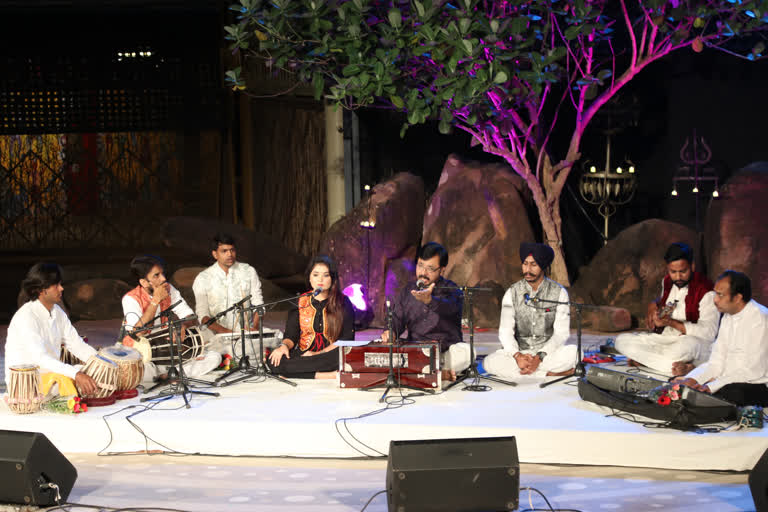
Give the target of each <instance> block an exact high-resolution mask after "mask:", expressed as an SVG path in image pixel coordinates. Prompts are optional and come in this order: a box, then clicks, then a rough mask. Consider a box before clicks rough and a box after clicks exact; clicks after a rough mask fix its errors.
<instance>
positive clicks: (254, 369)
mask: <svg viewBox="0 0 768 512" xmlns="http://www.w3.org/2000/svg"><path fill="white" fill-rule="evenodd" d="M311 293H312V292H309V293H301V294H299V295H296V296H294V297H289V298H287V299H281V300H276V301H274V302H268V303H265V304H258V305H256V306H250V307H248V308H245V307H243V306H242V302H244V301H241V304H240V305H239V306H238V309H239V310H240V344H241V345H240V346H241V348H242V354H243V356H242V357H241V358H240V362H239V363H238V365H237V367H236V368H232V369H231V370H229V371H228V372H226V373H225V374H224V375H221V376H220V377H218V378H217V379H216V380H215V381H214V383H215V385H216V386H219V387H224V386H230V385H232V384H237V383H238V382H242V381H244V380H246V379H250V378H251V377H264V378H265V379H274V380H276V381H278V382H282V383H284V384H288V385H290V386H294V387H295V386H296V383H295V382H293V381H290V380H288V379H284V378H282V377H278V376H276V375H272V372H271V371H270V370H269V368H268V367H267V365H266V364H264V322H263V320H264V313H265V312H266V310H267V307H268V306H274V305H275V304H280V303H281V302H288V301H292V300H296V299H298V298H300V297H303V296H304V295H308V294H311ZM246 311H248V312H253V311H256V314H258V315H259V356H258V357H257V363H256V366H251V362H250V357H249V356H248V355H247V353H246V352H245V312H246ZM236 373H240V374H242V375H240V376H238V377H237V378H235V379H232V380H225V379H227V378H228V377H230V376H231V375H234V374H236Z"/></svg>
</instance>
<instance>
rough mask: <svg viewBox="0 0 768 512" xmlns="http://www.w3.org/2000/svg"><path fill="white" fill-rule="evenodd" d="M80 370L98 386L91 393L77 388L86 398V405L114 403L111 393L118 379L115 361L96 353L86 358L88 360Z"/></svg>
mask: <svg viewBox="0 0 768 512" xmlns="http://www.w3.org/2000/svg"><path fill="white" fill-rule="evenodd" d="M81 371H82V372H83V373H84V374H86V375H88V376H90V377H91V378H92V379H93V380H95V381H96V384H98V386H99V388H98V389H97V391H96V393H94V394H93V395H85V394H83V393H82V392H81V391H80V390H78V391H79V392H80V395H81V396H82V397H83V398H86V399H87V401H88V405H108V404H110V403H112V404H113V403H115V397H114V396H112V395H113V394H114V392H115V390H116V389H117V382H118V380H119V379H120V370H119V369H118V367H117V363H115V362H114V361H110V360H109V359H107V358H106V357H104V356H102V355H99V354H96V355H95V356H91V357H90V358H89V359H88V362H86V363H85V366H83V369H82V370H81Z"/></svg>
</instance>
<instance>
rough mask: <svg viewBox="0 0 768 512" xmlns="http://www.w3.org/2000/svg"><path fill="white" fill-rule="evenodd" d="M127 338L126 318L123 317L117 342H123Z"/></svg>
mask: <svg viewBox="0 0 768 512" xmlns="http://www.w3.org/2000/svg"><path fill="white" fill-rule="evenodd" d="M123 338H125V318H123V324H122V325H121V326H120V334H118V335H117V342H118V343H122V342H123Z"/></svg>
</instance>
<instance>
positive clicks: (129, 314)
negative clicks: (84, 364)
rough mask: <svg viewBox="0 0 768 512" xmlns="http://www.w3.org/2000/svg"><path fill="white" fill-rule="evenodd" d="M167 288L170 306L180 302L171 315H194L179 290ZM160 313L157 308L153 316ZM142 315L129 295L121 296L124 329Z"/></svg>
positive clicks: (172, 287) (135, 301) (160, 321)
mask: <svg viewBox="0 0 768 512" xmlns="http://www.w3.org/2000/svg"><path fill="white" fill-rule="evenodd" d="M168 286H169V287H170V291H169V293H168V295H170V297H171V304H176V302H178V301H181V304H179V305H178V306H176V307H175V308H173V309H172V310H171V311H173V313H174V314H175V315H176V316H177V317H179V318H186V317H188V316H190V315H194V314H195V312H194V311H192V308H190V307H189V305H188V304H187V301H185V300H184V299H183V298H182V297H181V294H180V293H179V290H177V289H176V288H174V286H173V285H172V284H170V283H168ZM150 297H151V295H150ZM160 311H161V309H160V307H158V308H157V312H156V313H155V314H157V313H160ZM143 314H144V311H142V309H141V305H140V304H139V303H138V301H137V300H136V299H134V298H133V297H131V296H130V295H124V296H123V319H124V320H125V328H126V329H133V326H134V325H136V322H138V321H139V320H140V319H141V316H142V315H143ZM160 323H162V319H160V318H156V319H155V321H154V324H153V325H160ZM75 355H77V354H75Z"/></svg>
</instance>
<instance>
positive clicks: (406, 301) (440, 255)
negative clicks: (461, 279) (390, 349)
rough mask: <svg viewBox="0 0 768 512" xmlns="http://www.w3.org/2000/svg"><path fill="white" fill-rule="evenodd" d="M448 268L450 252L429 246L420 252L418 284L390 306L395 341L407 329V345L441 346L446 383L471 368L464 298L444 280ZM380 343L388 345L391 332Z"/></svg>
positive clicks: (448, 281) (412, 286) (383, 334)
mask: <svg viewBox="0 0 768 512" xmlns="http://www.w3.org/2000/svg"><path fill="white" fill-rule="evenodd" d="M446 265H448V251H446V250H445V247H443V246H442V245H440V244H438V243H436V242H429V243H426V244H424V245H423V246H422V247H421V248H420V249H419V254H418V258H417V260H416V280H414V281H411V282H409V283H408V284H406V285H405V287H403V289H401V290H400V292H399V293H398V294H397V296H396V297H395V300H394V301H393V303H392V305H391V308H392V329H393V331H394V333H395V336H396V337H399V336H400V335H401V334H402V333H403V332H405V330H406V329H407V330H408V341H415V342H422V341H437V342H439V343H440V352H441V356H440V359H441V361H440V363H441V364H440V367H441V368H443V379H445V380H456V372H460V371H463V370H465V369H467V368H468V367H469V364H470V360H469V357H470V355H469V354H470V350H469V343H465V342H464V341H463V335H462V332H461V311H462V307H463V300H464V294H463V293H462V291H461V289H459V287H458V286H457V285H456V283H454V282H453V281H450V280H449V279H446V278H445V277H443V272H445V267H446ZM381 339H382V340H383V341H385V342H386V341H388V340H389V332H388V331H386V330H385V331H384V332H383V333H381Z"/></svg>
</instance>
